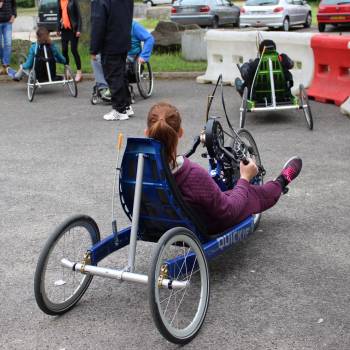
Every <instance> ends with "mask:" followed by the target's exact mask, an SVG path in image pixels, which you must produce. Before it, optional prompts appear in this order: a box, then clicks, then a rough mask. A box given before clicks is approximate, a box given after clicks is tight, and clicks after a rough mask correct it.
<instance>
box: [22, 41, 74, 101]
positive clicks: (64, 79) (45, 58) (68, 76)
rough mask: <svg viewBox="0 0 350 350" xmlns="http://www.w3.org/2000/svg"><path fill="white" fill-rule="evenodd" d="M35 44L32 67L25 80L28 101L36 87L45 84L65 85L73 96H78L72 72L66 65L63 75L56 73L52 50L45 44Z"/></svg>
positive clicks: (30, 99) (31, 98)
mask: <svg viewBox="0 0 350 350" xmlns="http://www.w3.org/2000/svg"><path fill="white" fill-rule="evenodd" d="M38 48H39V45H37V46H36V53H35V57H34V63H33V68H32V69H31V70H30V71H29V74H28V81H27V95H28V100H29V102H32V101H33V99H34V95H35V92H36V90H37V89H38V88H41V87H43V86H47V85H63V86H67V87H68V90H69V92H70V94H71V95H72V96H73V97H77V96H78V88H77V83H76V81H75V77H74V74H73V72H72V70H71V68H70V67H69V66H68V65H65V66H64V72H63V76H60V75H56V62H55V59H54V57H53V56H52V52H51V50H50V49H49V48H47V46H46V45H41V48H40V49H38Z"/></svg>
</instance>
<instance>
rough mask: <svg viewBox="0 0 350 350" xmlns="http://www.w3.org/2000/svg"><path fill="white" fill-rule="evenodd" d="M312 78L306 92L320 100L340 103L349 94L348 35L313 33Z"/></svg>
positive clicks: (349, 60)
mask: <svg viewBox="0 0 350 350" xmlns="http://www.w3.org/2000/svg"><path fill="white" fill-rule="evenodd" d="M311 47H312V49H313V52H314V58H315V71H314V78H313V81H312V83H311V86H310V88H309V89H308V91H307V93H308V95H309V96H310V97H313V98H314V99H315V100H317V101H320V102H332V103H335V104H336V105H338V106H339V105H341V104H342V103H343V102H344V101H345V100H346V99H347V98H348V97H349V96H350V37H347V36H336V35H314V36H313V37H312V38H311Z"/></svg>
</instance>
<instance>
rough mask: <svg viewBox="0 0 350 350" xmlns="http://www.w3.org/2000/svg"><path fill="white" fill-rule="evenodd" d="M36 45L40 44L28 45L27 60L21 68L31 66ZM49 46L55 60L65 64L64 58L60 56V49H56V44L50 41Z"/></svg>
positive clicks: (29, 67)
mask: <svg viewBox="0 0 350 350" xmlns="http://www.w3.org/2000/svg"><path fill="white" fill-rule="evenodd" d="M37 45H40V44H38V43H33V44H32V46H31V47H30V49H29V53H28V56H27V60H26V61H25V62H24V63H23V65H22V68H23V69H31V68H33V64H34V57H35V53H36V48H37ZM50 47H51V50H52V55H53V57H54V58H55V60H56V62H57V63H62V64H65V63H66V59H65V58H64V57H63V56H62V54H61V53H60V51H59V50H58V48H57V47H56V45H55V44H53V43H51V44H50Z"/></svg>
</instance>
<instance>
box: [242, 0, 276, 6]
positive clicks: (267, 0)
mask: <svg viewBox="0 0 350 350" xmlns="http://www.w3.org/2000/svg"><path fill="white" fill-rule="evenodd" d="M278 1H279V0H247V1H246V3H245V4H246V5H247V6H269V5H270V6H271V5H277V4H278Z"/></svg>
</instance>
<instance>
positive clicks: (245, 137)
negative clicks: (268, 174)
mask: <svg viewBox="0 0 350 350" xmlns="http://www.w3.org/2000/svg"><path fill="white" fill-rule="evenodd" d="M237 134H238V136H239V137H240V139H241V140H242V141H243V142H244V143H245V145H246V146H247V147H248V155H249V157H250V158H252V159H254V160H255V163H256V165H257V166H261V158H260V154H259V150H258V146H257V145H256V142H255V140H254V138H253V136H252V134H251V133H250V132H249V131H248V130H246V129H239V130H238V131H237ZM251 183H252V184H254V185H262V184H263V183H264V177H263V175H260V176H256V177H254V179H253V180H252V181H251ZM253 216H254V230H256V229H257V227H258V225H259V223H260V219H261V213H259V214H254V215H253Z"/></svg>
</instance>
